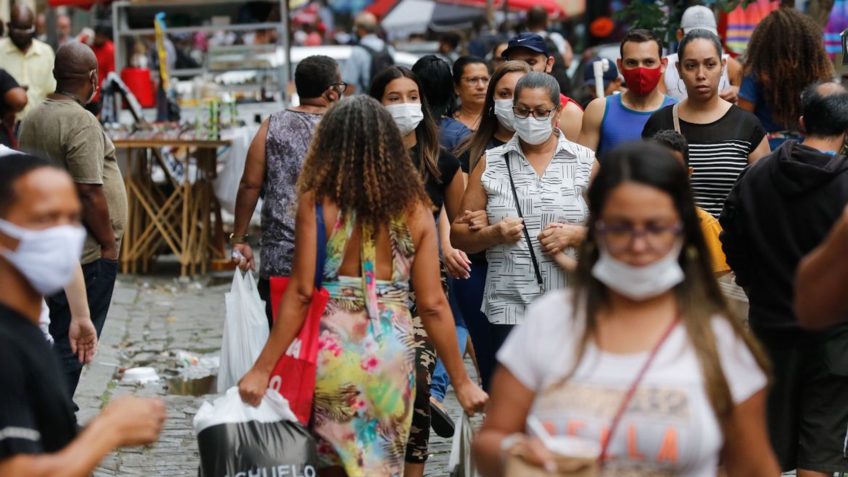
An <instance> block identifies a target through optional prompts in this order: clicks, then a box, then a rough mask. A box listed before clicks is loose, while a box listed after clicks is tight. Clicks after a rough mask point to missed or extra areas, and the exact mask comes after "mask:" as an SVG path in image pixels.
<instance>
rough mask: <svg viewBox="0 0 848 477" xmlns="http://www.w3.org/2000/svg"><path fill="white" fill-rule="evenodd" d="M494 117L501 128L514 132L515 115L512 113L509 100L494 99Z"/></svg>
mask: <svg viewBox="0 0 848 477" xmlns="http://www.w3.org/2000/svg"><path fill="white" fill-rule="evenodd" d="M495 116H497V118H498V122H499V123H501V126H503V127H505V128H507V129H509V130H510V131H515V114H514V113H513V112H512V100H511V99H496V100H495Z"/></svg>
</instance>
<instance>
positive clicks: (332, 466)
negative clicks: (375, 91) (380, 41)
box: [239, 96, 486, 477]
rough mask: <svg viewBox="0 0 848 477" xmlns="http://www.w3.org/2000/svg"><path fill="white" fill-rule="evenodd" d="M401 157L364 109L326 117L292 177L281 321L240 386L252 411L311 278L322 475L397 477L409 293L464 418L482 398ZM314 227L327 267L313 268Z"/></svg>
mask: <svg viewBox="0 0 848 477" xmlns="http://www.w3.org/2000/svg"><path fill="white" fill-rule="evenodd" d="M406 157H408V153H407V149H406V147H405V144H404V142H403V139H402V138H401V135H400V134H399V132H398V128H397V126H396V125H395V122H394V120H393V118H392V116H391V115H390V114H389V113H388V112H386V110H385V109H384V108H382V107H381V106H380V103H378V102H377V101H375V100H373V99H372V98H369V97H367V96H357V97H355V98H350V99H346V100H343V101H341V102H340V103H339V104H338V105H336V106H334V107H332V108H331V109H330V110H329V111H328V112H327V113H326V114H325V116H324V118H323V119H322V120H321V123H320V124H319V125H318V129H317V131H316V133H315V137H314V139H313V142H312V145H311V147H310V150H309V154H308V156H307V158H306V162H305V164H304V167H303V172H302V173H301V176H300V181H299V189H300V196H299V200H298V206H297V226H296V228H295V230H296V235H297V237H296V247H295V258H294V270H293V273H292V276H291V281H290V282H289V286H288V288H286V291H285V293H284V294H283V298H282V302H281V304H280V313H279V316H280V317H279V319H278V321H277V322H276V323H275V324H274V327H273V328H272V330H271V336H270V337H269V338H268V342H267V343H266V344H265V348H264V349H263V350H262V353H261V354H260V355H259V357H258V358H257V360H256V363H255V364H254V365H253V368H251V370H250V371H249V372H248V373H247V374H246V375H245V376H244V378H242V380H241V382H240V383H239V392H240V393H241V396H242V399H244V400H245V401H247V402H248V403H250V404H253V405H256V404H258V403H259V402H260V401H261V399H262V396H263V395H264V394H265V391H266V390H267V389H268V382H269V378H270V373H271V370H272V369H273V368H274V366H275V365H276V364H277V361H278V360H279V358H280V356H281V355H282V354H283V353H284V352H285V350H286V349H288V347H289V345H290V344H291V342H292V340H293V339H294V338H295V336H296V335H297V333H298V332H299V330H300V328H301V326H302V325H303V322H304V319H305V316H306V313H307V310H308V307H309V303H310V301H311V297H312V292H313V288H314V285H313V283H314V279H315V274H316V273H320V274H321V275H322V277H323V280H322V282H323V283H322V286H323V287H324V288H325V289H326V290H327V291H328V292H329V294H330V302H329V304H328V305H327V307H326V309H325V311H324V315H323V316H322V317H321V331H320V333H321V334H320V336H321V337H320V339H319V344H318V346H319V350H318V360H317V362H318V367H317V371H316V383H315V404H314V417H313V419H312V423H311V428H312V431H313V433H314V434H315V436H316V437H317V439H318V455H319V465H320V466H321V467H322V473H321V475H322V476H344V475H351V476H362V475H367V476H369V477H371V476H376V477H398V476H400V475H402V474H403V472H404V448H405V446H406V442H407V439H408V436H409V428H410V421H411V418H412V403H413V399H414V392H413V389H414V379H415V350H414V346H413V342H414V339H415V337H414V334H415V330H414V328H413V323H412V315H411V313H410V309H409V307H410V296H409V292H410V283H412V286H413V288H414V291H415V292H416V298H415V301H416V304H417V307H418V314H419V315H420V316H421V321H422V322H423V326H424V327H425V328H426V330H427V331H428V334H429V336H430V337H431V338H432V340H433V343H434V344H435V347H436V349H438V350H439V354H440V356H442V358H443V359H444V360H445V364H446V367H447V369H448V372H449V373H450V375H451V378H452V380H453V383H454V389H455V390H456V392H457V397H458V399H459V402H460V403H461V405H462V406H463V408H464V409H465V410H466V411H468V412H472V413H473V412H474V411H475V410H476V409H479V408H480V407H481V406H482V404H483V403H484V402H485V399H486V395H485V393H483V392H482V391H481V390H480V389H479V388H478V387H477V385H476V384H474V383H473V382H472V381H471V379H470V378H469V376H468V374H467V373H466V371H465V368H464V366H463V363H462V358H461V357H460V355H459V352H458V350H457V347H456V335H455V334H454V327H453V318H452V317H451V316H450V307H449V306H448V304H447V298H446V297H445V294H444V292H443V291H442V289H441V286H440V276H439V255H438V240H437V237H436V228H435V224H434V222H433V215H432V210H431V206H430V204H429V201H430V199H429V198H428V197H427V194H426V192H425V191H424V186H423V183H422V180H421V176H420V174H418V172H417V171H416V169H415V167H414V166H413V163H412V162H411V161H409V160H407V159H406ZM319 219H320V220H319ZM322 223H323V224H326V225H325V227H326V230H325V232H326V236H327V237H328V240H327V250H326V251H327V258H326V261H325V263H324V264H322V267H323V268H321V269H316V264H315V261H316V257H317V253H318V250H317V246H316V243H317V237H318V234H317V229H318V227H319V226H320V225H319V224H322Z"/></svg>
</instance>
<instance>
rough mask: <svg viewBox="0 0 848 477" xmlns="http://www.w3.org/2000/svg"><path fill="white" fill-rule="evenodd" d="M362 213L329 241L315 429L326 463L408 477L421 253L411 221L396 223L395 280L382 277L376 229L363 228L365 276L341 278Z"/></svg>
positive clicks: (361, 473) (343, 219)
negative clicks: (416, 271)
mask: <svg viewBox="0 0 848 477" xmlns="http://www.w3.org/2000/svg"><path fill="white" fill-rule="evenodd" d="M354 224H356V217H355V216H354V214H352V213H347V214H344V215H342V214H340V216H339V219H338V220H337V221H336V225H335V227H334V229H333V232H332V234H331V235H330V239H329V240H328V242H327V261H326V263H325V266H324V287H325V288H326V289H327V291H328V292H329V294H330V302H329V304H328V305H327V308H326V310H325V311H324V315H323V316H322V318H321V334H320V337H319V342H318V363H317V373H316V374H317V375H316V384H315V403H314V416H313V420H312V430H313V433H314V434H315V436H316V438H317V440H318V454H319V459H320V465H321V467H330V466H342V467H344V469H345V472H346V473H347V475H348V476H349V477H365V476H367V477H383V476H385V477H400V476H401V475H403V465H404V451H405V448H406V442H407V439H408V437H409V428H410V422H411V418H412V405H413V399H414V397H415V348H414V341H415V338H414V330H413V322H412V316H411V314H410V311H409V301H408V295H409V278H410V268H411V266H412V260H413V256H414V253H415V251H414V246H413V243H412V238H411V237H410V234H409V231H408V229H407V227H406V224H405V222H404V220H403V218H398V219H395V220H393V221H392V222H391V224H390V227H389V235H390V238H391V243H392V258H393V267H392V269H393V271H392V275H393V276H392V280H391V281H383V280H377V279H376V276H375V269H376V255H377V254H376V245H375V239H374V234H373V231H372V230H371V229H370V228H368V227H362V234H361V236H362V241H361V242H362V250H361V260H362V276H361V277H347V276H339V275H338V270H339V266H340V265H341V263H342V259H343V257H344V253H345V246H346V244H347V243H348V241H349V239H350V236H351V233H352V232H353V228H354V226H355V225H354Z"/></svg>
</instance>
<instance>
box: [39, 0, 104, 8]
mask: <svg viewBox="0 0 848 477" xmlns="http://www.w3.org/2000/svg"><path fill="white" fill-rule="evenodd" d="M109 3H112V0H50V2H49V4H50V6H51V7H78V8H85V9H88V8H91V7H92V6H94V5H97V4H103V5H106V4H109Z"/></svg>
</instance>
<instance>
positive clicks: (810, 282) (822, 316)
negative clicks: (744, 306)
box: [795, 208, 848, 329]
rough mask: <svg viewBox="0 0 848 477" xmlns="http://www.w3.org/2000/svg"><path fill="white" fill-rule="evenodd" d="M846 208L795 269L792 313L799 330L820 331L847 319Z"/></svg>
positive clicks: (847, 243) (847, 231)
mask: <svg viewBox="0 0 848 477" xmlns="http://www.w3.org/2000/svg"><path fill="white" fill-rule="evenodd" d="M846 290H848V208H846V209H845V211H843V212H842V218H841V219H840V220H839V222H837V223H836V226H835V227H834V228H833V230H832V231H831V232H830V234H829V235H828V236H827V239H826V240H825V241H824V242H823V243H822V244H821V245H820V246H819V247H818V248H816V249H815V250H813V251H812V252H810V254H809V255H807V256H806V257H805V258H804V259H803V260H802V261H801V265H800V266H799V267H798V274H797V276H796V278H795V313H796V314H797V315H798V321H800V322H801V325H802V326H805V327H807V328H813V329H822V328H826V327H828V326H832V325H835V324H837V323H839V322H841V321H844V320H845V318H846V317H848V293H846Z"/></svg>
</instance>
